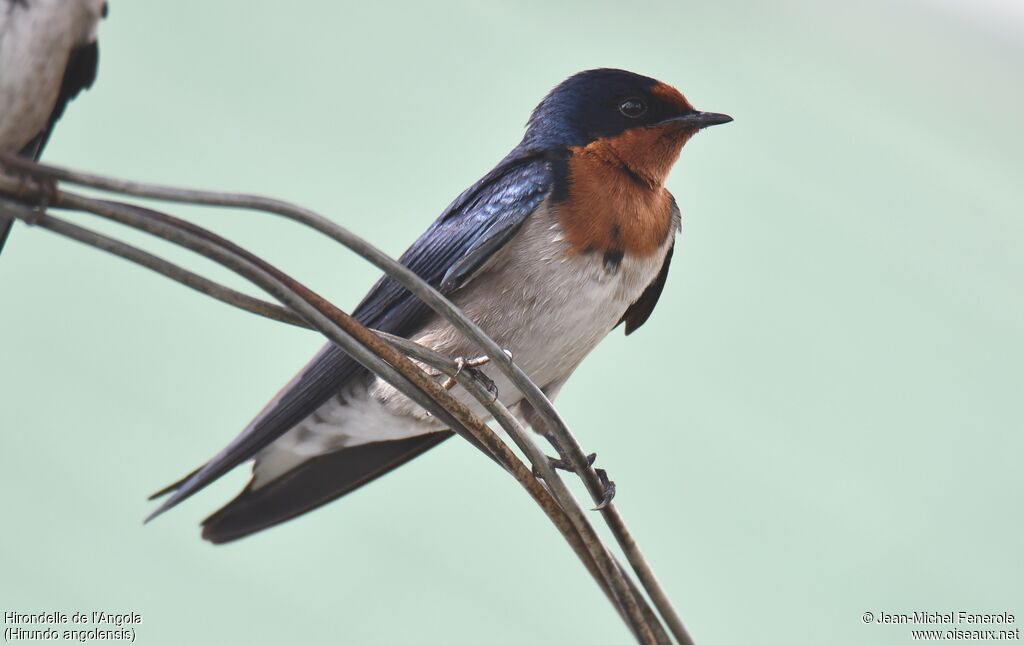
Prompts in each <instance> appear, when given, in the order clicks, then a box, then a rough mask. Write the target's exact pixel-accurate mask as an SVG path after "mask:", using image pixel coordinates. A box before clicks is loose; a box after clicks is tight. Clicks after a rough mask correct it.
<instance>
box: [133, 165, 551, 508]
mask: <svg viewBox="0 0 1024 645" xmlns="http://www.w3.org/2000/svg"><path fill="white" fill-rule="evenodd" d="M550 189H551V167H550V163H549V162H548V161H547V160H546V159H545V158H544V157H543V156H541V155H539V154H538V153H536V152H533V151H530V150H523V149H519V148H517V149H515V150H513V151H512V153H510V154H509V155H508V156H507V157H506V158H505V159H504V160H503V161H502V162H501V163H500V164H498V166H497V167H496V168H495V169H494V170H492V171H491V172H490V173H488V174H487V175H485V176H484V178H483V179H481V180H480V181H479V182H477V183H476V184H474V185H473V186H471V187H470V188H469V189H468V190H466V191H465V192H463V193H462V194H461V195H460V196H459V197H458V198H456V200H455V201H454V202H452V204H451V205H450V206H449V207H448V208H447V209H445V211H444V212H443V213H442V214H441V216H440V217H438V219H437V220H436V221H435V222H434V223H433V224H432V225H431V226H430V228H429V229H427V231H426V232H425V233H424V234H423V235H422V236H421V237H420V238H419V239H418V240H416V242H415V243H413V245H412V246H411V247H409V249H408V250H407V251H406V252H405V253H404V254H402V257H401V258H399V260H400V261H401V262H402V264H404V265H405V266H407V267H409V268H410V269H412V270H413V271H414V272H415V273H416V274H417V275H418V276H420V277H421V278H423V279H424V280H426V281H427V282H428V283H429V284H431V285H432V286H434V287H436V288H441V289H442V291H443V292H445V293H451V292H452V291H454V290H455V289H457V288H459V287H461V286H463V285H464V284H465V283H466V278H467V276H468V273H470V272H471V271H472V270H473V269H474V267H477V266H479V265H480V263H482V262H485V261H486V259H487V257H488V256H489V255H490V254H492V253H494V252H496V251H497V250H498V249H499V248H501V246H502V245H503V244H504V243H505V242H507V241H508V239H509V238H510V236H511V233H510V232H513V231H515V230H518V227H519V226H521V225H522V222H523V221H525V220H526V218H527V217H529V215H530V214H531V213H532V212H533V211H534V210H535V209H536V208H537V206H538V205H539V204H540V202H541V201H543V199H544V197H545V195H547V193H548V192H550ZM467 258H469V259H468V260H467ZM446 276H447V277H448V278H447V279H446ZM442 283H444V284H446V285H447V286H444V285H443V284H442ZM353 316H354V317H355V318H356V320H358V321H359V322H361V323H363V324H364V325H367V326H368V327H371V328H374V329H379V330H382V331H386V332H388V333H391V334H395V335H401V336H409V335H411V334H413V333H415V332H416V331H418V330H419V329H420V328H422V327H423V326H424V325H425V324H426V323H427V322H428V321H429V320H430V317H431V316H432V311H431V310H430V308H429V307H427V306H426V305H424V304H423V303H422V302H420V301H419V299H417V298H415V297H414V296H413V295H412V294H411V293H409V291H408V290H406V289H405V288H404V287H402V286H401V285H400V284H398V283H397V282H395V281H394V280H393V279H391V278H389V277H387V276H385V277H383V278H381V279H380V280H379V281H378V282H377V284H376V285H374V287H373V288H372V289H371V290H370V292H369V293H368V294H367V296H366V297H365V298H364V299H363V301H362V302H361V303H360V304H359V305H358V306H357V307H356V309H355V310H354V312H353ZM366 375H367V373H366V371H365V370H363V369H362V368H361V367H360V366H359V365H358V364H357V363H356V362H355V361H354V360H352V359H351V358H350V357H349V356H348V355H347V354H345V353H344V352H343V351H342V350H340V349H339V348H338V347H336V346H335V345H333V344H330V343H328V344H327V345H325V346H324V347H323V348H322V349H321V350H320V352H319V353H318V354H317V355H316V356H315V357H314V358H313V360H312V361H311V362H310V363H309V364H308V365H307V366H306V367H305V368H304V369H303V370H302V371H301V372H300V373H299V374H298V375H297V376H296V377H294V378H293V379H292V380H291V382H289V383H288V385H286V386H285V388H284V389H283V390H281V392H280V393H279V394H278V395H277V396H276V397H275V398H274V399H273V400H272V401H271V402H270V403H269V404H267V406H266V407H264V409H263V411H262V412H260V414H259V415H258V416H257V417H256V418H255V419H253V421H252V422H251V423H250V424H249V425H248V426H247V427H246V428H245V430H243V431H242V433H241V434H239V435H238V436H237V437H236V438H235V439H234V440H233V441H232V442H231V443H230V444H228V446H227V447H225V448H224V449H223V450H222V451H221V452H220V453H218V454H217V455H216V456H214V457H213V458H212V459H211V460H210V461H208V462H207V463H206V464H205V465H204V466H202V467H201V468H200V469H199V470H198V471H196V472H195V473H194V474H193V475H192V476H191V477H188V478H186V479H184V480H182V481H181V482H180V483H179V485H178V486H176V487H173V488H172V487H168V489H165V491H166V492H168V493H170V492H171V490H173V493H172V494H171V496H170V497H168V498H167V500H166V501H164V503H163V504H162V505H161V506H160V507H159V508H158V509H157V510H156V511H154V512H153V514H152V515H150V516H149V518H148V519H152V518H154V517H156V516H157V515H159V514H161V513H163V512H164V511H167V510H169V509H170V508H172V507H174V506H176V505H177V504H179V503H180V502H182V501H184V500H185V499H187V498H188V497H190V496H192V495H193V494H195V493H196V492H198V491H199V490H201V489H203V488H204V487H206V486H207V485H209V484H210V483H211V482H213V481H214V480H216V479H217V478H219V477H220V476H221V475H223V474H224V473H226V472H228V471H229V470H231V469H232V468H234V467H235V466H238V465H239V464H241V463H243V462H245V461H247V460H249V459H251V458H252V457H253V456H255V455H256V453H257V452H259V451H260V450H262V449H263V448H264V447H266V446H267V445H269V444H270V443H271V442H273V441H274V440H276V439H277V438H278V437H280V436H281V435H283V434H284V433H285V432H287V431H288V430H290V429H291V428H292V427H293V426H295V424H297V423H299V422H300V421H302V420H303V419H304V418H306V417H307V416H309V415H310V414H312V412H313V411H314V410H316V409H317V408H318V407H320V406H321V405H322V404H323V403H324V402H326V401H327V400H328V399H329V398H330V397H332V396H334V395H335V394H337V393H338V392H339V391H341V389H342V387H343V386H344V385H345V384H346V383H347V382H349V381H350V380H351V379H353V378H358V377H365V376H366Z"/></svg>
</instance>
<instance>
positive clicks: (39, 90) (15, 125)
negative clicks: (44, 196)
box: [0, 0, 107, 251]
mask: <svg viewBox="0 0 1024 645" xmlns="http://www.w3.org/2000/svg"><path fill="white" fill-rule="evenodd" d="M106 15H107V3H106V2H105V0H0V152H4V153H7V154H18V155H20V156H23V157H27V158H29V159H32V160H36V159H38V158H39V156H40V155H41V154H42V152H43V148H44V147H45V146H46V141H47V140H48V139H49V138H50V134H51V132H53V126H54V124H55V123H56V122H57V120H58V119H59V118H60V117H61V115H62V114H64V108H65V107H66V106H67V104H68V101H70V100H71V99H73V98H75V96H77V95H78V93H79V92H81V91H82V90H84V89H87V88H88V87H90V86H92V84H93V81H95V80H96V65H97V63H98V62H99V47H98V46H97V44H96V28H97V25H98V24H99V21H100V19H101V18H103V17H104V16H106ZM11 224H13V221H12V220H10V219H7V218H4V217H0V251H2V250H3V247H4V242H5V241H6V240H7V235H8V233H10V230H11Z"/></svg>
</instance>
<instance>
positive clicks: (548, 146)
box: [147, 68, 732, 544]
mask: <svg viewBox="0 0 1024 645" xmlns="http://www.w3.org/2000/svg"><path fill="white" fill-rule="evenodd" d="M730 121H732V118H731V117H729V116H727V115H725V114H718V113H713V112H702V111H699V110H697V109H695V108H694V107H693V106H692V105H691V103H690V102H689V101H688V100H687V99H686V98H685V97H684V96H683V94H682V93H681V92H679V91H678V90H676V89H675V88H674V87H672V86H670V85H667V84H665V83H662V82H660V81H657V80H655V79H653V78H650V77H647V76H642V75H640V74H636V73H633V72H629V71H625V70H620V69H604V68H602V69H592V70H587V71H583V72H580V73H577V74H575V75H573V76H570V77H569V78H567V79H566V80H564V81H563V82H561V83H560V84H559V85H557V86H556V87H555V88H554V89H553V90H551V91H550V92H549V93H548V94H547V95H546V96H545V97H544V99H543V100H542V101H541V102H540V103H539V105H537V107H536V108H535V109H534V111H533V113H532V115H531V116H530V118H529V120H528V122H527V125H526V131H525V134H524V136H523V139H522V141H521V142H520V143H519V144H518V145H516V146H515V147H514V148H513V149H512V151H511V152H509V153H508V155H506V156H505V158H504V159H502V160H501V161H500V162H499V163H498V164H497V165H496V166H495V167H494V168H493V169H492V170H491V171H490V172H488V173H487V174H485V175H484V176H483V177H482V178H481V179H480V180H479V181H477V182H476V183H475V184H473V185H472V186H470V187H469V188H468V189H466V190H465V191H464V192H462V193H461V194H460V195H459V196H458V197H457V198H456V199H455V200H454V201H453V202H452V203H451V204H450V205H449V206H448V207H447V208H446V209H445V210H444V211H443V212H442V213H441V215H440V216H439V217H438V218H437V219H436V220H435V221H434V222H433V224H431V225H430V226H429V227H428V228H427V230H426V231H425V232H424V233H423V234H422V235H421V236H420V237H419V238H418V239H417V240H416V241H415V242H414V243H413V244H412V246H410V247H409V249H408V250H406V251H405V253H404V254H403V255H402V256H401V257H400V259H399V261H400V262H401V263H402V264H404V265H405V266H406V267H408V268H409V269H410V270H412V271H413V272H415V273H416V274H417V275H418V276H420V277H421V278H422V279H423V280H425V281H426V282H428V283H429V284H431V285H432V286H434V287H435V288H437V289H439V290H440V291H441V293H443V294H445V295H446V296H447V297H448V298H449V299H451V301H452V302H453V303H454V304H455V305H457V306H458V307H460V308H461V309H462V310H463V311H464V312H465V313H466V314H467V315H468V316H469V317H470V318H472V319H473V320H474V321H475V322H476V323H477V324H478V325H479V326H480V327H481V328H482V329H483V330H484V331H485V332H487V333H488V334H489V335H490V336H491V337H492V338H493V339H494V340H495V341H496V342H497V343H498V344H499V346H501V347H502V348H506V349H507V351H509V352H510V354H511V355H512V356H514V360H515V362H516V363H517V364H518V365H519V366H520V367H521V368H522V369H523V370H524V371H525V372H526V373H527V375H529V376H530V378H531V379H532V380H533V381H534V382H535V383H537V384H538V386H540V387H541V389H542V391H543V392H544V393H545V394H546V395H547V397H548V398H549V399H552V400H553V399H554V398H555V397H556V396H557V395H558V393H559V390H560V389H561V388H562V386H563V385H564V384H565V382H566V380H567V379H568V378H569V377H570V375H571V374H572V373H573V372H574V370H575V369H576V368H577V366H578V365H579V364H580V363H581V361H582V360H583V359H584V357H586V355H587V354H588V353H589V352H590V351H591V350H593V349H594V347H595V346H596V345H597V344H598V343H599V342H600V341H601V340H602V339H603V338H604V337H605V336H607V335H608V334H609V332H611V331H612V330H613V329H614V328H616V327H618V326H619V325H623V326H624V327H625V333H626V334H627V335H628V334H631V333H633V332H635V331H636V330H637V329H639V328H640V327H641V326H642V325H643V324H644V323H645V322H646V321H647V320H648V318H649V316H650V315H651V312H652V311H653V310H654V307H655V305H656V304H657V302H658V299H659V297H660V295H661V293H662V290H663V289H664V287H665V281H666V278H667V276H668V271H669V265H670V263H671V260H672V252H673V248H674V243H675V239H676V234H677V232H678V231H679V230H680V211H679V208H678V206H677V204H676V200H675V199H674V197H673V196H672V194H671V193H670V192H669V191H668V189H667V188H666V187H665V180H666V178H667V177H668V175H669V171H670V170H671V168H672V166H673V164H674V163H675V162H676V160H677V158H678V157H679V154H680V152H681V150H682V148H683V146H684V145H685V144H686V143H687V141H689V140H690V139H691V138H692V137H693V135H694V134H696V133H697V132H698V131H700V130H702V129H704V128H706V127H709V126H713V125H718V124H724V123H728V122H730ZM353 316H354V317H355V318H356V320H358V321H359V322H361V323H362V324H364V325H366V326H368V327H370V328H373V329H377V330H380V331H384V332H387V333H389V334H393V335H397V336H402V337H405V338H407V339H410V340H413V341H415V342H417V343H420V344H422V345H424V346H426V347H429V348H431V349H433V350H435V351H437V352H440V353H442V354H445V355H447V356H450V357H466V356H472V354H473V347H474V346H473V345H472V344H471V343H470V342H469V341H467V340H466V339H465V338H464V337H463V336H462V335H461V334H460V333H459V332H457V331H456V330H455V329H454V328H453V327H452V325H451V324H450V323H448V322H447V321H446V320H444V319H443V318H441V317H439V316H438V315H436V314H435V313H434V312H433V311H432V310H431V309H430V308H428V307H427V306H426V305H424V304H423V303H422V302H421V301H419V300H418V299H417V298H415V297H414V296H412V295H411V294H410V293H409V292H408V291H407V290H406V289H405V288H404V287H402V286H401V285H399V284H398V283H397V282H395V281H394V280H393V279H391V278H389V277H387V276H384V277H382V278H381V279H380V280H379V281H378V282H377V283H376V284H375V285H374V286H373V288H372V289H371V290H370V291H369V293H368V294H367V295H366V296H365V297H364V298H363V300H362V301H361V302H360V303H359V305H358V306H357V307H356V308H355V310H354V311H353ZM476 369H478V370H479V372H480V375H481V376H482V377H484V378H485V379H487V380H488V381H489V382H491V383H492V384H493V385H494V387H495V388H496V390H497V396H498V398H499V399H500V400H501V402H502V403H503V404H505V405H506V406H509V409H510V410H512V411H513V412H514V413H516V414H517V415H518V416H519V417H520V418H522V419H524V420H525V421H527V422H528V423H530V425H532V426H533V427H534V428H535V429H536V428H537V425H538V424H536V423H534V421H536V419H535V418H534V415H535V414H536V413H535V412H533V411H532V409H531V408H530V407H529V404H528V403H527V402H525V401H524V400H522V397H521V394H520V393H519V391H518V390H517V389H516V388H515V387H514V386H513V385H512V384H511V382H510V381H509V380H508V379H507V378H506V377H505V375H504V374H502V373H501V372H499V371H497V370H496V369H495V368H494V366H493V365H487V366H483V367H479V368H476ZM453 394H456V393H455V392H453ZM456 396H457V398H460V400H462V401H463V402H464V403H466V405H467V406H469V407H470V409H471V410H473V411H474V412H475V413H477V414H478V415H480V416H481V417H482V418H489V417H488V415H487V413H486V411H485V410H484V409H483V408H482V406H481V405H480V404H479V403H478V402H477V401H476V400H474V399H472V398H471V397H470V396H469V395H468V394H467V393H466V392H460V393H458V394H456ZM452 434H453V433H452V432H451V430H449V429H448V428H446V427H445V426H444V425H443V424H442V423H441V422H439V421H438V420H437V419H436V418H434V417H432V416H431V415H429V414H428V413H427V412H425V411H424V410H423V409H422V408H419V407H418V406H417V405H416V404H415V403H413V402H412V401H411V400H410V399H408V398H407V397H405V396H404V395H402V394H400V393H399V392H397V391H396V390H395V388H394V387H392V386H391V385H389V384H388V383H386V382H385V381H383V380H382V379H379V378H378V377H376V376H374V375H373V374H371V373H369V372H367V371H366V370H365V369H363V368H361V367H360V366H359V365H358V364H357V363H356V362H355V361H354V360H353V359H352V358H350V357H349V356H348V355H347V354H345V353H344V352H343V351H342V350H341V349H339V348H338V347H337V346H335V345H333V344H331V343H328V344H327V345H325V346H324V347H323V348H322V349H320V351H319V352H318V353H317V354H316V355H315V356H314V357H313V358H312V360H311V361H310V362H309V363H308V364H307V365H306V366H305V367H304V368H303V369H302V370H301V371H300V372H299V373H298V374H297V375H296V376H295V377H294V378H293V379H292V380H291V381H290V382H289V383H288V384H287V385H285V386H284V388H283V389H282V390H281V391H280V392H279V393H278V394H277V395H276V396H275V397H274V398H273V399H272V400H271V401H270V402H269V403H268V404H267V405H266V406H265V407H264V408H263V410H262V411H261V412H260V413H259V414H258V415H257V416H256V417H255V418H254V419H253V420H252V421H251V422H250V423H249V424H248V426H246V427H245V428H244V430H243V431H242V432H241V434H239V435H238V436H237V437H236V438H235V439H234V440H233V441H231V442H230V443H229V444H228V445H227V446H226V447H225V448H224V449H223V450H221V451H220V452H219V453H218V454H216V455H215V456H214V457H213V458H212V459H210V460H209V461H207V462H206V463H205V464H204V465H203V466H201V467H200V468H198V469H196V470H194V471H193V472H191V473H190V474H189V475H186V476H185V477H184V478H182V479H181V480H179V481H177V482H175V483H173V484H171V485H170V486H167V487H166V488H164V489H163V490H161V491H159V492H157V493H155V494H154V495H153V496H152V497H151V499H156V498H159V497H162V496H165V495H167V496H168V497H166V499H165V500H164V501H163V503H162V504H161V505H160V506H159V507H158V508H157V509H156V510H155V511H154V512H153V513H152V514H151V515H150V516H149V517H148V518H147V522H148V521H149V520H151V519H153V518H154V517H156V516H158V515H160V514H161V513H163V512H165V511H167V510H168V509H170V508H172V507H174V506H176V505H178V504H179V503H180V502H182V501H184V500H185V499H187V498H189V497H191V496H192V495H194V494H195V493H197V492H198V491H199V490H201V489H203V488H204V487H206V486H207V485H209V484H210V483H211V482H213V481H214V480H216V479H218V478H219V477H221V476H222V475H224V474H225V473H226V472H228V471H229V470H232V469H233V468H235V467H237V466H239V465H241V464H243V463H245V462H247V461H250V460H252V462H253V465H252V477H251V479H250V480H249V482H248V484H247V485H246V486H245V488H244V489H243V490H242V491H241V493H239V494H238V496H237V497H235V498H234V499H233V500H231V501H230V502H229V503H227V504H226V505H225V506H223V507H222V508H221V509H220V510H218V511H216V512H214V513H213V514H212V515H210V516H209V517H207V518H206V519H205V520H204V521H203V522H202V537H203V538H204V539H206V540H208V541H210V542H213V543H215V544H220V543H225V542H231V541H233V540H237V539H239V538H243V537H246V536H248V535H251V534H253V533H255V532H257V531H260V530H263V529H266V528H268V527H271V526H274V525H277V524H280V523H282V522H285V521H287V520H290V519H293V518H295V517H297V516H299V515H302V514H304V513H306V512H308V511H311V510H313V509H316V508H318V507H320V506H322V505H324V504H326V503H328V502H330V501H333V500H335V499H337V498H339V497H341V496H343V495H345V494H347V493H349V492H351V491H353V490H355V489H357V488H359V487H361V486H362V485H364V484H366V483H368V482H370V481H372V480H374V479H376V478H377V477H380V476H381V475H383V474H385V473H387V472H389V471H391V470H393V469H394V468H396V467H398V466H400V465H402V464H404V463H406V462H407V461H409V460H410V459H412V458H413V457H416V456H418V455H420V454H422V453H423V452H425V451H427V450H429V449H430V448H432V447H434V446H436V445H438V444H439V443H441V442H442V441H444V440H445V439H447V438H449V437H450V436H452ZM557 448H558V446H556V449H557Z"/></svg>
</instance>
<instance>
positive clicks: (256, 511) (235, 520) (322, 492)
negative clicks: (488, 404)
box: [203, 431, 452, 544]
mask: <svg viewBox="0 0 1024 645" xmlns="http://www.w3.org/2000/svg"><path fill="white" fill-rule="evenodd" d="M450 436H452V433H451V432H447V431H445V432H431V433H429V434H424V435H419V436H415V437H410V438H408V439H399V440H396V441H379V442H376V443H368V444H363V445H360V446H355V447H353V448H346V449H344V450H339V451H337V452H333V453H328V454H325V455H320V456H318V457H314V458H312V459H309V460H308V461H306V462H304V463H303V464H301V465H300V466H297V467H296V468H294V469H293V470H291V471H289V472H287V473H285V474H284V475H282V476H280V477H278V478H277V479H275V480H273V481H271V482H269V483H267V484H265V485H263V486H260V487H259V488H253V486H252V482H250V483H249V485H248V486H246V487H245V489H244V490H242V492H241V493H240V494H239V495H238V497H236V498H235V499H233V500H232V501H231V502H229V503H228V504H227V505H226V506H224V507H223V508H221V509H220V510H219V511H217V512H216V513H214V514H213V515H211V516H210V517H208V518H206V519H205V520H203V538H204V539H206V540H209V541H210V542H213V543H214V544H222V543H224V542H231V541H233V540H237V539H239V538H243V537H246V536H247V535H251V534H252V533H255V532H257V531H261V530H263V529H265V528H269V527H271V526H274V525H276V524H280V523H281V522H284V521H287V520H290V519H292V518H294V517H297V516H299V515H302V514H303V513H307V512H309V511H312V510H314V509H316V508H319V507H320V506H323V505H324V504H326V503H328V502H330V501H333V500H335V499H337V498H339V497H341V496H342V495H345V494H346V493H350V492H352V491H353V490H355V489H357V488H359V487H360V486H362V485H363V484H367V483H369V482H371V481H373V480H374V479H376V478H378V477H380V476H381V475H384V474H385V473H388V472H390V471H391V470H393V469H394V468H397V467H398V466H401V465H402V464H404V463H405V462H407V461H409V460H410V459H412V458H413V457H416V456H418V455H420V454H422V453H423V452H425V451H427V450H429V449H430V448H433V447H434V446H436V445H437V444H439V443H441V442H442V441H444V440H445V439H447V438H448V437H450Z"/></svg>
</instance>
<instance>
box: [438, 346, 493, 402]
mask: <svg viewBox="0 0 1024 645" xmlns="http://www.w3.org/2000/svg"><path fill="white" fill-rule="evenodd" d="M490 362H491V358H490V357H489V356H477V357H475V358H463V357H461V356H459V357H457V358H455V373H454V374H452V375H451V376H449V377H448V378H446V379H445V380H444V382H443V383H441V387H443V388H444V389H446V390H450V389H452V388H453V387H455V384H456V383H457V382H458V381H457V377H458V376H459V375H460V374H462V373H465V374H468V375H469V376H470V377H472V378H473V379H474V380H475V381H476V382H477V383H479V384H480V385H481V386H483V388H484V389H485V390H487V392H488V394H490V395H491V397H492V398H491V400H492V401H494V400H496V399H497V398H498V386H497V385H495V383H494V381H493V380H491V379H490V378H489V377H488V376H487V375H486V374H484V373H483V370H481V369H480V368H481V367H483V366H484V365H487V364H488V363H490Z"/></svg>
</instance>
